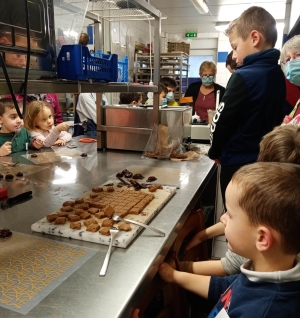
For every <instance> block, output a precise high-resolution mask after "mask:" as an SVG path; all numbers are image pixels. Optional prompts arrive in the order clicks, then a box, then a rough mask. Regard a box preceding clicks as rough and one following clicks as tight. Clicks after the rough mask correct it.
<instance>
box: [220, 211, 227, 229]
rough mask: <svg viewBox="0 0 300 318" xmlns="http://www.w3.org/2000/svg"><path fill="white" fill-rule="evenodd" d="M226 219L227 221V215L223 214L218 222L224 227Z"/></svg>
mask: <svg viewBox="0 0 300 318" xmlns="http://www.w3.org/2000/svg"><path fill="white" fill-rule="evenodd" d="M227 219H228V214H227V212H226V213H224V214H223V215H222V216H221V217H220V222H222V223H223V224H224V225H225V226H226V224H227Z"/></svg>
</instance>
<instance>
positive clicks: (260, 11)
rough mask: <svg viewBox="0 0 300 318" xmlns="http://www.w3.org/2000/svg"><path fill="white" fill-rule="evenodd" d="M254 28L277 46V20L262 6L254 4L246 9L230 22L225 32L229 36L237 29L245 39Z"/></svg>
mask: <svg viewBox="0 0 300 318" xmlns="http://www.w3.org/2000/svg"><path fill="white" fill-rule="evenodd" d="M253 30H257V31H258V32H260V33H261V34H262V36H263V37H264V38H265V41H266V43H268V44H270V45H272V47H274V46H275V43H276V41H277V29H276V21H275V19H274V18H273V16H272V15H271V14H270V13H269V12H268V11H266V10H265V9H264V8H261V7H256V6H253V7H250V8H248V9H247V10H245V11H244V12H243V13H242V14H241V15H240V16H239V17H238V18H237V19H235V20H233V21H232V22H231V23H230V24H229V27H228V28H227V30H226V31H225V34H226V35H228V36H229V35H230V34H231V33H232V32H233V31H235V32H236V34H237V36H239V37H241V38H242V39H243V40H244V41H245V40H246V39H247V38H248V36H249V34H250V33H251V31H253Z"/></svg>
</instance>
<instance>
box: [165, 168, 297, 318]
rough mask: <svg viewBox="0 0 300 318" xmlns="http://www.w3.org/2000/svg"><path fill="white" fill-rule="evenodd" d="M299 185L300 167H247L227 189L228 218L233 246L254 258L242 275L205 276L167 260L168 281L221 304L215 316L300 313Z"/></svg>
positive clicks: (260, 316)
mask: <svg viewBox="0 0 300 318" xmlns="http://www.w3.org/2000/svg"><path fill="white" fill-rule="evenodd" d="M299 189H300V166H299V165H295V164H290V163H275V162H257V163H254V164H250V165H246V166H244V167H242V168H241V169H239V170H238V171H237V172H236V173H235V174H234V175H233V177H232V180H231V182H230V183H229V185H228V187H227V189H226V204H227V212H226V214H224V216H223V218H222V222H223V223H224V225H225V235H226V238H227V241H228V247H229V249H230V250H231V251H232V252H235V253H237V254H239V255H241V256H243V257H245V258H247V259H249V261H248V262H246V263H244V264H243V265H242V266H241V272H242V273H241V274H239V275H234V276H229V277H224V278H222V277H214V276H212V277H211V276H202V275H195V274H191V273H185V272H178V271H176V270H174V269H173V268H172V267H171V266H169V265H168V264H166V263H163V264H162V265H161V266H160V269H159V274H160V275H161V277H162V279H164V280H165V281H167V282H168V283H176V284H178V285H179V286H181V287H182V288H185V289H187V290H189V291H191V292H193V293H196V294H198V295H200V296H202V297H204V298H207V299H208V300H210V301H211V302H214V303H217V305H216V306H215V307H214V309H213V310H212V312H211V314H210V315H209V318H212V317H222V318H224V317H230V318H240V317H243V318H253V317H255V318H269V317H290V318H293V317H295V318H296V317H299V312H300V302H299V299H300V261H299V259H298V258H297V253H299V252H300V234H299V224H300V196H299ZM220 295H221V297H220ZM218 300H219V301H218Z"/></svg>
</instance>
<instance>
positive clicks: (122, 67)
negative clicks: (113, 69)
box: [91, 50, 128, 82]
mask: <svg viewBox="0 0 300 318" xmlns="http://www.w3.org/2000/svg"><path fill="white" fill-rule="evenodd" d="M91 55H92V56H94V57H102V52H101V50H97V52H95V53H91ZM117 81H118V82H128V56H127V55H126V56H124V57H123V59H121V60H118V80H117Z"/></svg>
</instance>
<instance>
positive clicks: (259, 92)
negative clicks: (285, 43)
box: [208, 49, 286, 165]
mask: <svg viewBox="0 0 300 318" xmlns="http://www.w3.org/2000/svg"><path fill="white" fill-rule="evenodd" d="M279 56H280V52H279V51H278V50H276V49H269V50H265V51H262V52H258V53H255V54H251V55H248V56H247V57H246V58H245V59H244V61H243V65H242V66H241V67H240V68H239V69H238V70H237V71H235V72H234V73H233V74H232V76H231V78H230V80H229V82H228V85H227V87H226V90H225V94H224V97H223V99H222V101H221V103H220V105H219V107H218V110H217V114H216V115H215V117H214V120H213V123H212V125H211V148H210V150H209V152H208V156H209V158H211V159H219V158H220V160H221V164H222V165H243V164H247V163H252V162H255V161H256V160H257V156H258V153H259V143H260V141H261V139H262V137H263V136H264V135H265V134H267V133H268V132H270V131H271V130H273V128H274V127H275V126H278V125H280V123H281V122H282V120H283V107H284V104H285V92H286V89H285V78H284V74H283V72H282V70H281V68H280V66H279V65H278V59H279Z"/></svg>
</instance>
